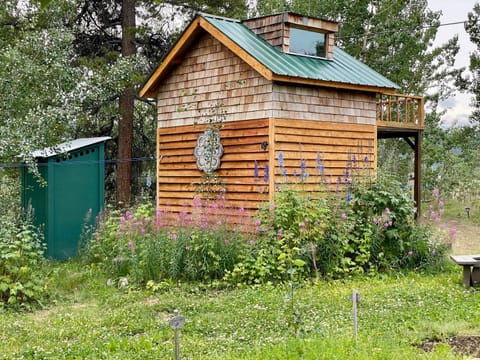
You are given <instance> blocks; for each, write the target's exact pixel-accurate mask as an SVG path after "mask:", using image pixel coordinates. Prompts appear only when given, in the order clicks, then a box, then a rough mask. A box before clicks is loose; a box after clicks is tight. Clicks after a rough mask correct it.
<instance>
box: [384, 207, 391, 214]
mask: <svg viewBox="0 0 480 360" xmlns="http://www.w3.org/2000/svg"><path fill="white" fill-rule="evenodd" d="M385 214H386V215H387V216H390V214H391V211H390V209H389V208H386V209H385Z"/></svg>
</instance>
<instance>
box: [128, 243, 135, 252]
mask: <svg viewBox="0 0 480 360" xmlns="http://www.w3.org/2000/svg"><path fill="white" fill-rule="evenodd" d="M127 246H128V247H129V248H130V250H132V251H133V250H135V243H134V242H133V241H129V242H128V244H127Z"/></svg>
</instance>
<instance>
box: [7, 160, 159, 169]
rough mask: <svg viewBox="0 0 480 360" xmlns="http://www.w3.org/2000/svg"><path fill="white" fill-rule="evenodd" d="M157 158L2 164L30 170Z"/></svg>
mask: <svg viewBox="0 0 480 360" xmlns="http://www.w3.org/2000/svg"><path fill="white" fill-rule="evenodd" d="M157 159H158V158H157V157H138V158H129V159H105V160H72V159H66V160H62V159H60V158H59V159H58V160H57V161H55V162H40V163H38V162H35V163H33V164H27V163H14V164H0V169H1V168H6V169H8V168H28V167H35V166H36V167H48V166H58V167H62V166H82V165H97V164H119V163H127V162H144V161H155V160H157Z"/></svg>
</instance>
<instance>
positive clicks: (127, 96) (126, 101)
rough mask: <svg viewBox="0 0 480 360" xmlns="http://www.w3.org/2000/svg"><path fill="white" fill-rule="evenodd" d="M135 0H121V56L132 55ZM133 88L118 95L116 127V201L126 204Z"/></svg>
mask: <svg viewBox="0 0 480 360" xmlns="http://www.w3.org/2000/svg"><path fill="white" fill-rule="evenodd" d="M135 3H136V0H122V56H130V55H134V54H135V53H136V51H137V49H136V45H135V27H136V23H135ZM134 103H135V90H134V89H133V87H130V88H126V89H125V90H124V91H123V93H122V94H121V95H120V99H119V110H120V123H119V129H118V159H119V163H118V167H117V203H118V206H119V207H123V206H126V205H128V204H129V203H130V200H131V191H132V190H131V188H132V161H131V160H132V157H133V151H132V148H133V146H132V145H133V108H134Z"/></svg>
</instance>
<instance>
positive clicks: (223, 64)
mask: <svg viewBox="0 0 480 360" xmlns="http://www.w3.org/2000/svg"><path fill="white" fill-rule="evenodd" d="M271 99H272V83H271V82H269V81H267V80H265V78H263V77H262V76H261V75H260V74H258V73H257V72H256V71H255V70H253V69H252V68H251V67H250V66H249V65H248V64H246V63H245V62H243V61H242V60H241V59H240V58H238V57H237V56H236V55H235V54H233V53H232V52H231V51H230V50H228V49H227V48H226V47H225V46H223V45H222V44H220V42H218V41H217V40H216V39H214V38H212V37H211V36H210V35H208V34H205V35H203V36H202V37H201V38H200V39H199V41H198V42H197V43H196V44H195V45H193V46H192V48H191V49H190V50H189V51H188V52H187V53H186V54H185V57H184V59H183V61H182V62H181V64H180V65H179V66H177V67H176V68H174V69H173V71H172V72H171V74H170V75H169V76H168V77H167V78H166V79H165V80H164V81H163V82H162V84H161V86H160V88H159V93H158V119H159V123H158V126H159V127H172V126H182V125H192V124H195V123H198V122H199V121H201V120H202V118H205V117H206V115H207V114H209V112H210V110H211V109H212V107H214V106H215V105H217V104H221V105H223V108H224V109H225V110H226V119H225V121H227V122H228V121H241V120H247V119H264V118H268V117H270V116H271V104H272V102H271Z"/></svg>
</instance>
